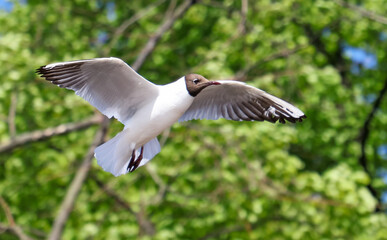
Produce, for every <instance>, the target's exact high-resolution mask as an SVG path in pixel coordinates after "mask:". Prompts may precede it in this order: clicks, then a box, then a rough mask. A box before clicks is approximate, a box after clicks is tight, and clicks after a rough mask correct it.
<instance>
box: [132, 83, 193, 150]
mask: <svg viewBox="0 0 387 240" xmlns="http://www.w3.org/2000/svg"><path fill="white" fill-rule="evenodd" d="M193 100H194V98H193V97H192V96H191V95H189V93H188V92H187V90H186V86H185V80H184V78H181V79H179V80H177V81H176V82H173V83H171V84H168V85H164V86H160V87H159V94H158V96H157V97H156V98H155V99H154V101H152V102H150V103H148V104H147V105H145V106H143V107H142V108H141V109H139V110H138V111H137V112H136V114H135V115H134V116H133V117H132V118H131V119H130V121H128V122H127V123H126V125H125V129H128V128H129V129H131V133H130V135H131V138H133V139H131V140H134V141H135V142H136V143H137V144H136V145H137V146H136V147H140V146H142V145H143V144H145V143H146V142H148V141H149V140H151V139H153V138H154V137H156V136H158V135H159V134H160V133H161V132H162V131H164V130H165V129H167V128H168V127H170V126H171V125H172V124H174V123H175V122H176V121H177V120H178V119H179V118H180V117H181V116H182V115H183V114H184V113H185V111H186V110H187V109H188V108H189V107H190V106H191V104H192V102H193Z"/></svg>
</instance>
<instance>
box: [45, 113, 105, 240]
mask: <svg viewBox="0 0 387 240" xmlns="http://www.w3.org/2000/svg"><path fill="white" fill-rule="evenodd" d="M109 122H110V121H109V119H107V118H106V117H104V119H103V121H102V123H101V126H100V128H99V130H98V132H97V133H96V135H95V137H94V141H93V143H92V144H91V146H90V148H89V151H88V152H87V154H86V156H85V158H84V159H83V162H82V165H81V166H80V167H79V169H78V171H77V173H76V175H75V177H74V179H73V181H72V182H71V184H70V187H69V189H68V191H67V193H66V196H65V198H64V200H63V202H62V204H61V206H60V208H59V213H58V215H57V217H56V219H55V222H54V225H53V227H52V229H51V232H50V235H49V237H48V239H49V240H57V239H60V238H61V235H62V231H63V228H64V226H65V224H66V221H67V219H68V217H69V215H70V213H71V211H72V210H73V208H74V203H75V200H76V199H77V196H78V194H79V192H80V190H81V187H82V184H83V182H84V181H85V179H86V177H87V174H88V172H89V170H90V167H91V162H92V160H93V158H94V149H95V148H96V147H97V146H98V145H99V144H101V143H102V142H103V139H104V137H105V135H106V132H107V129H108V126H109Z"/></svg>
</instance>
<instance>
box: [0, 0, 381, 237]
mask: <svg viewBox="0 0 387 240" xmlns="http://www.w3.org/2000/svg"><path fill="white" fill-rule="evenodd" d="M246 3H247V8H246ZM355 3H357V1H350V3H349V4H347V3H345V2H342V1H340V0H334V1H327V0H317V1H297V0H285V1H269V0H260V1H247V0H242V1H236V0H225V1H215V0H212V1H211V0H202V1H198V2H197V3H196V4H193V5H192V6H191V7H190V8H189V9H188V11H187V12H185V13H184V14H183V15H182V16H181V17H180V18H179V19H177V20H176V21H175V22H174V24H173V26H172V28H171V29H170V30H168V31H166V32H165V33H164V34H163V35H162V37H161V39H160V40H159V42H158V43H157V45H156V47H155V49H154V50H153V51H152V53H151V55H149V56H148V58H147V59H146V61H145V62H144V64H143V65H142V67H141V68H140V69H139V73H140V74H141V75H142V76H144V77H145V78H147V79H149V80H151V81H153V82H155V83H158V84H165V83H168V82H171V81H173V80H175V79H177V78H179V77H180V76H182V75H184V74H185V73H188V72H196V73H200V74H202V75H204V76H206V77H207V78H209V79H227V78H228V79H229V78H238V79H239V80H243V81H247V82H248V83H249V84H251V85H254V86H256V87H259V88H261V89H264V90H265V91H267V92H270V93H272V94H274V95H276V96H278V97H281V98H284V99H286V100H288V101H290V102H292V103H293V104H294V105H296V106H298V107H299V108H300V109H302V110H303V111H304V112H305V113H306V115H307V116H308V118H307V119H306V120H305V121H304V122H302V123H297V124H286V125H280V124H270V123H260V122H232V121H226V120H218V121H192V122H185V123H181V124H175V125H174V126H173V127H172V128H171V129H170V132H166V133H164V135H163V136H161V138H162V139H163V140H162V142H163V141H164V140H166V141H165V145H164V147H163V148H162V151H161V153H160V154H159V155H157V156H156V157H155V158H154V160H152V161H151V162H150V163H149V164H148V165H147V166H146V167H142V168H139V169H138V170H136V171H135V172H134V173H132V174H127V175H124V176H121V177H118V178H115V177H113V176H112V175H110V174H109V173H106V172H104V171H102V169H101V168H100V167H99V166H98V165H97V163H96V161H93V166H92V169H91V171H90V173H89V176H88V178H87V179H86V181H85V182H84V184H83V186H82V189H81V192H80V195H79V196H78V198H77V200H76V202H75V206H74V209H73V211H72V212H71V215H70V218H69V219H68V221H67V223H66V227H65V230H64V232H63V238H64V239H94V238H95V239H130V238H135V237H138V239H383V238H384V237H385V235H386V234H387V217H386V205H385V204H386V203H385V202H383V200H382V199H381V195H382V194H383V193H384V192H385V191H387V187H386V184H385V182H383V176H385V175H386V171H387V161H386V158H385V156H383V155H380V154H379V153H380V151H381V150H380V149H383V146H386V143H387V132H386V129H387V128H386V126H387V114H386V112H387V104H386V103H387V101H386V97H384V98H383V94H382V92H381V90H382V88H383V87H384V86H385V85H386V83H387V74H386V73H387V68H386V66H387V65H386V63H387V55H386V49H387V41H386V34H387V33H386V32H385V26H386V22H383V21H382V20H383V17H381V16H379V15H383V14H385V13H386V11H387V3H385V2H383V1H372V0H366V1H362V3H361V4H359V5H354V4H355ZM181 4H183V1H174V0H172V1H162V0H159V1H130V2H128V1H123V0H116V1H114V0H109V1H106V0H98V1H87V0H76V1H48V2H47V1H41V0H29V1H25V2H15V3H14V5H13V8H12V10H11V11H9V12H7V11H1V10H0V25H1V26H2V27H1V29H0V66H1V68H0V77H1V85H0V101H1V102H2V104H1V105H0V118H1V121H0V142H2V143H6V142H8V141H11V142H12V140H13V139H15V138H17V136H19V135H20V134H22V133H29V132H32V131H36V130H44V129H46V128H48V127H55V126H58V125H60V124H64V123H70V122H79V121H82V120H84V119H86V118H88V117H90V116H92V115H93V114H95V112H96V110H95V109H94V108H93V107H92V106H90V105H89V104H88V103H87V102H85V101H84V100H82V99H81V98H79V97H78V96H76V95H75V94H74V93H73V92H71V91H67V90H64V89H60V88H58V87H56V86H53V85H51V84H49V83H47V82H45V81H43V80H42V79H40V78H39V77H38V76H37V75H36V74H35V73H34V71H35V69H36V68H37V67H39V66H41V65H45V64H48V63H51V62H57V61H68V60H75V59H86V58H93V57H104V56H115V57H120V58H122V59H123V60H125V61H126V62H128V63H129V64H132V63H133V62H134V61H135V60H136V58H137V56H138V55H139V54H140V53H141V49H142V48H143V47H144V46H145V44H146V43H147V41H148V39H149V38H151V37H152V36H154V34H155V32H156V31H157V29H158V27H159V26H160V24H161V22H163V21H164V20H165V19H167V18H169V17H170V16H171V12H173V11H174V9H176V8H178V7H179V6H181ZM359 9H360V10H359ZM245 10H247V11H245ZM364 12H366V13H368V14H364ZM375 16H376V17H375ZM378 17H379V18H378ZM381 18H382V19H381ZM355 54H357V55H355ZM359 54H360V55H361V54H363V55H365V57H363V58H356V56H358V55H359ZM379 98H380V100H379V101H380V104H379V105H377V104H376V103H377V101H378V99H379ZM367 119H369V122H367ZM367 124H368V125H367ZM121 128H122V125H121V124H120V123H119V122H117V121H116V120H115V121H113V122H112V123H111V125H110V128H109V138H110V137H113V136H114V134H116V133H117V132H118V131H120V130H121ZM97 129H98V126H91V127H88V128H87V129H83V130H79V131H73V132H70V133H67V134H63V135H58V136H52V137H50V138H47V139H44V140H42V141H37V142H32V143H26V144H24V145H22V146H20V147H17V148H14V149H12V150H11V151H5V152H2V153H0V194H1V198H2V199H3V200H4V202H5V203H6V205H8V206H9V208H10V212H11V213H12V216H13V218H14V220H15V222H16V224H17V225H18V226H20V227H21V229H23V231H24V232H25V233H26V234H27V235H29V236H32V237H33V238H36V239H39V238H45V236H47V235H48V234H49V232H50V231H51V228H52V225H53V222H54V220H55V218H56V216H57V213H58V209H59V206H60V203H61V202H62V200H63V198H64V196H65V195H66V192H67V190H68V188H69V185H70V183H71V181H72V179H73V177H74V175H75V173H76V172H77V170H78V168H79V166H80V163H81V161H82V159H83V158H84V157H85V155H86V153H87V151H88V148H89V146H90V144H91V143H92V141H93V138H94V135H95V132H96V131H97ZM166 137H167V138H166ZM383 174H384V175H383ZM120 201H122V202H123V203H122V202H120ZM2 207H3V208H4V210H5V209H6V208H7V207H6V206H4V204H3V205H2ZM7 217H9V215H7V214H6V213H5V212H3V211H0V229H1V227H4V226H8V225H9V222H8V220H9V219H8V220H7ZM1 236H4V237H9V238H11V239H12V237H13V233H11V232H10V231H7V232H5V233H3V235H1V234H0V238H1Z"/></svg>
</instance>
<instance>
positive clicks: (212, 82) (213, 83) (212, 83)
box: [210, 81, 221, 85]
mask: <svg viewBox="0 0 387 240" xmlns="http://www.w3.org/2000/svg"><path fill="white" fill-rule="evenodd" d="M220 84H221V83H220V82H215V81H210V85H220Z"/></svg>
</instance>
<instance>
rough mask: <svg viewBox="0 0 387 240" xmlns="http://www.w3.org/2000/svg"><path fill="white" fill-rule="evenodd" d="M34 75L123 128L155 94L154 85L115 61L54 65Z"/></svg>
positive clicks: (104, 60)
mask: <svg viewBox="0 0 387 240" xmlns="http://www.w3.org/2000/svg"><path fill="white" fill-rule="evenodd" d="M37 73H39V74H40V75H41V76H42V77H44V78H45V79H46V80H48V81H51V82H52V83H53V84H56V85H58V86H59V87H62V88H67V89H71V90H74V91H75V93H76V94H77V95H79V96H81V97H82V98H84V99H85V100H86V101H88V102H90V103H91V104H92V105H93V106H95V107H96V108H97V109H98V110H99V111H101V112H102V113H103V114H105V115H106V116H107V117H109V118H111V117H115V118H117V119H118V120H119V121H121V122H122V123H124V124H125V122H126V121H128V119H130V117H131V116H133V115H134V113H135V112H136V111H137V109H139V108H140V107H141V105H142V104H145V103H146V102H147V101H149V100H152V97H154V96H157V92H158V88H157V85H155V84H153V83H151V82H149V81H147V80H146V79H144V78H143V77H141V76H140V75H139V74H137V73H136V72H135V71H134V70H133V69H132V68H131V67H130V66H129V65H127V64H126V63H125V62H124V61H122V60H121V59H118V58H96V59H89V60H80V61H72V62H62V63H54V64H49V65H46V66H42V67H40V68H39V69H37Z"/></svg>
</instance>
